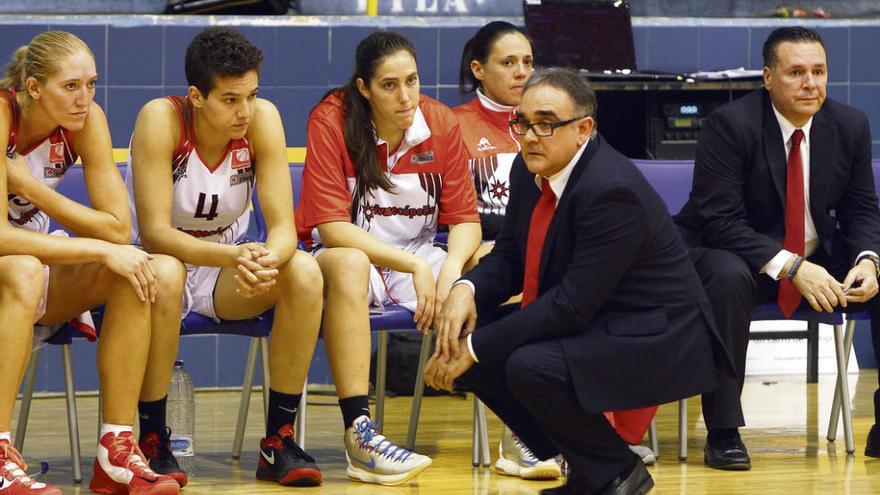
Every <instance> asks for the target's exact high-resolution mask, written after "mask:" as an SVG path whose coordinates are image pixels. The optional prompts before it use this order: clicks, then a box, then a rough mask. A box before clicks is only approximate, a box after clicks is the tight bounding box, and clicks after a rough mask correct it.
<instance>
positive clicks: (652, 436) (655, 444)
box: [648, 418, 660, 457]
mask: <svg viewBox="0 0 880 495" xmlns="http://www.w3.org/2000/svg"><path fill="white" fill-rule="evenodd" d="M648 440H649V441H650V443H651V451H653V452H654V457H660V439H659V438H658V437H657V418H654V419H652V420H651V426H649V427H648Z"/></svg>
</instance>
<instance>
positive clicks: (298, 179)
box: [290, 163, 303, 206]
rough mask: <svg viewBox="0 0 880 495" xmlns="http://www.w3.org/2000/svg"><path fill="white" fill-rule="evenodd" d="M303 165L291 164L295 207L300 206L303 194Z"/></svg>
mask: <svg viewBox="0 0 880 495" xmlns="http://www.w3.org/2000/svg"><path fill="white" fill-rule="evenodd" d="M302 179H303V164H302V163H291V164H290V181H291V182H292V183H293V206H297V205H299V195H300V194H302Z"/></svg>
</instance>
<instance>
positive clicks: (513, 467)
mask: <svg viewBox="0 0 880 495" xmlns="http://www.w3.org/2000/svg"><path fill="white" fill-rule="evenodd" d="M495 470H496V471H498V472H499V473H500V474H503V475H506V476H516V477H518V478H522V479H524V480H555V479H557V478H559V477H560V476H562V470H561V469H560V468H559V465H558V464H556V462H554V461H547V462H539V463H538V464H535V465H534V466H532V467H528V468H524V467H520V465H519V464H517V463H515V462H513V461H511V460H510V459H505V458H503V457H500V458H499V459H498V460H497V461H495Z"/></svg>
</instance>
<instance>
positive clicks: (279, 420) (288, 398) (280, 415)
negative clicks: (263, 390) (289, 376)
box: [266, 388, 302, 438]
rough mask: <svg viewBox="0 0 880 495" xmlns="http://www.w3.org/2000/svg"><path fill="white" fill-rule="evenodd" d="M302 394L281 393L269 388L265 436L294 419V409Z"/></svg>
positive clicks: (273, 434) (275, 431)
mask: <svg viewBox="0 0 880 495" xmlns="http://www.w3.org/2000/svg"><path fill="white" fill-rule="evenodd" d="M300 399H302V394H283V393H281V392H277V391H275V390H272V389H271V388H270V389H269V417H268V418H267V419H266V438H269V437H272V436H275V435H277V434H278V430H280V429H281V427H282V426H284V425H287V424H293V423H294V422H295V421H296V411H297V409H298V408H299V401H300Z"/></svg>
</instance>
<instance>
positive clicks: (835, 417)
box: [825, 320, 856, 442]
mask: <svg viewBox="0 0 880 495" xmlns="http://www.w3.org/2000/svg"><path fill="white" fill-rule="evenodd" d="M855 329H856V322H855V320H848V321H847V322H846V333H844V335H843V363H844V368H846V369H847V370H848V369H849V355H850V352H851V351H852V341H853V335H854V334H855ZM839 358H840V357H839V356H838V359H839ZM845 396H846V394H841V393H840V382H838V381H835V382H834V400H833V401H832V402H831V417H830V418H828V434H827V435H826V436H825V438H827V439H828V441H829V442H833V441H835V440H837V423H838V421H839V419H840V399H841V397H845Z"/></svg>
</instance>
